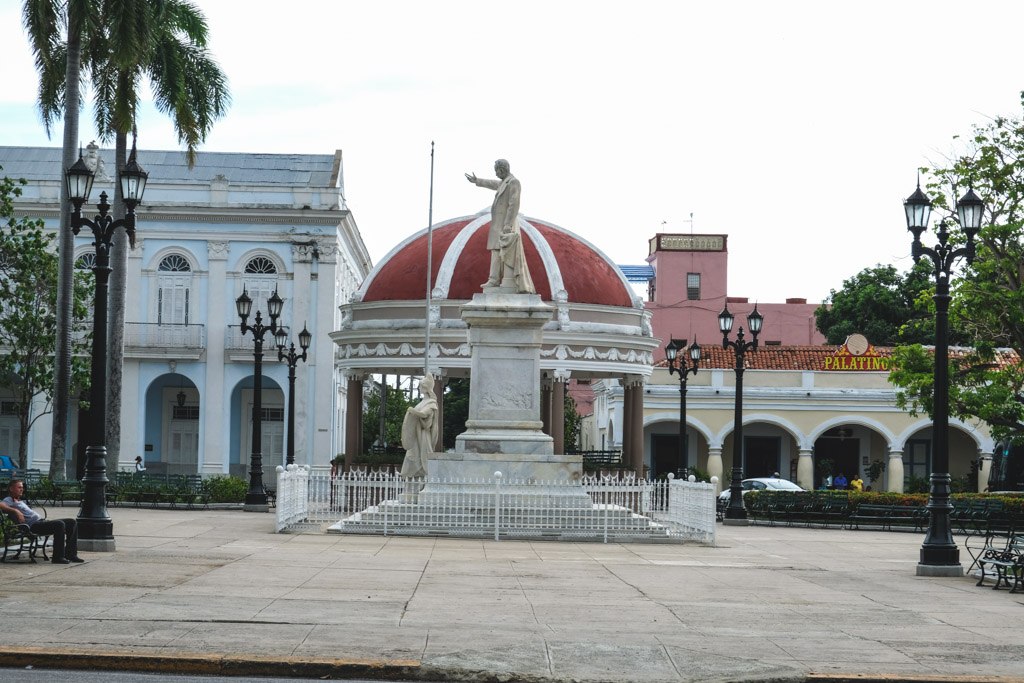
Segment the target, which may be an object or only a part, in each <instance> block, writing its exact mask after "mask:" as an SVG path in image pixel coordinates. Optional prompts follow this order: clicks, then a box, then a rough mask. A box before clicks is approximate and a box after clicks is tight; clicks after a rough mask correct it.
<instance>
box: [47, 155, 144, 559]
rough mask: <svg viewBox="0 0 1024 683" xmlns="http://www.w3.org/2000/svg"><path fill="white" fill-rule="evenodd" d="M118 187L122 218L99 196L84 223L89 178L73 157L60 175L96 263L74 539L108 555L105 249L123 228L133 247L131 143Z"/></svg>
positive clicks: (135, 199)
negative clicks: (85, 422)
mask: <svg viewBox="0 0 1024 683" xmlns="http://www.w3.org/2000/svg"><path fill="white" fill-rule="evenodd" d="M117 175H118V182H119V183H120V184H121V196H122V197H123V198H124V203H125V206H126V207H127V213H126V214H125V217H124V218H123V219H120V220H114V219H113V218H111V217H110V215H109V213H108V212H109V211H110V208H111V207H110V204H108V203H107V193H106V192H101V193H100V203H99V204H97V205H96V208H97V209H99V214H98V215H97V216H96V219H95V220H92V221H90V220H89V219H87V218H83V217H82V205H83V204H85V202H86V201H88V200H89V192H90V191H91V190H92V183H93V179H94V174H93V172H92V171H91V170H89V167H88V166H86V164H85V159H83V158H82V156H81V154H79V157H78V161H76V162H75V163H74V165H72V166H71V168H69V169H68V170H67V171H66V173H65V180H66V182H67V186H68V196H69V197H70V198H71V204H72V206H73V208H72V212H71V231H72V232H73V233H74V234H76V235H77V234H78V233H79V231H80V230H81V229H82V228H83V227H86V228H89V229H90V230H92V234H93V240H94V241H93V246H94V247H96V263H95V265H94V266H93V268H92V272H93V273H95V274H96V300H95V311H94V314H93V323H92V367H91V370H90V375H89V386H90V393H89V414H90V422H91V426H90V427H89V431H90V432H91V434H90V438H89V441H88V443H89V444H90V445H89V446H88V447H87V448H86V449H85V458H86V465H85V476H84V477H83V478H82V485H83V494H82V507H81V510H80V511H79V513H78V538H79V539H80V540H81V541H84V543H80V547H83V548H85V547H88V549H91V550H110V551H112V550H114V523H113V522H112V521H111V519H110V515H109V514H108V513H107V482H108V481H109V480H108V479H107V443H106V438H107V437H106V424H107V372H106V370H107V365H106V363H107V289H108V281H109V280H110V271H111V268H110V246H111V242H112V241H113V238H114V231H115V230H117V229H118V228H122V227H123V228H124V230H125V233H126V234H127V235H128V240H129V242H130V243H131V245H132V246H133V247H134V246H135V207H136V206H138V205H139V202H141V201H142V193H143V192H145V190H146V180H147V179H148V178H149V174H148V173H146V172H145V171H144V170H142V167H141V166H139V162H138V160H137V159H136V152H135V140H132V151H131V155H130V156H129V157H128V163H127V164H125V167H124V168H123V169H121V170H120V172H119V173H118V174H117Z"/></svg>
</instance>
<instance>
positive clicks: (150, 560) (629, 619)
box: [0, 508, 1024, 682]
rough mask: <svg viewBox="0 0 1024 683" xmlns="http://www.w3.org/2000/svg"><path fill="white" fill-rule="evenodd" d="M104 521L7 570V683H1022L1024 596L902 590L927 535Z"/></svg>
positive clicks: (0, 590)
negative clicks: (646, 536)
mask: <svg viewBox="0 0 1024 683" xmlns="http://www.w3.org/2000/svg"><path fill="white" fill-rule="evenodd" d="M67 512H68V513H70V512H71V511H70V510H68V511H67ZM110 512H111V516H112V517H113V519H114V530H115V534H116V537H117V551H116V552H114V553H105V554H101V553H83V556H84V557H86V559H87V560H88V562H87V563H86V564H84V565H77V566H76V565H62V566H55V565H50V564H42V563H40V564H38V565H33V564H28V563H14V564H5V565H0V614H2V615H4V616H3V621H4V626H5V627H4V628H3V636H2V644H0V666H23V665H26V664H33V665H35V666H39V665H40V664H42V663H44V662H52V663H58V664H61V665H63V666H67V667H71V668H75V667H79V668H81V667H90V668H102V667H107V668H135V669H140V670H167V671H185V672H189V671H191V672H195V673H225V672H230V673H238V674H248V675H255V674H257V673H259V674H262V675H273V676H282V677H283V676H286V675H291V674H302V675H305V676H324V677H347V676H356V675H359V676H366V677H381V678H389V679H393V680H411V679H419V680H495V681H497V680H511V681H563V680H575V681H643V682H647V681H713V680H722V681H736V680H752V681H766V680H794V681H801V680H806V679H807V678H808V677H809V676H810V677H812V678H815V679H822V680H852V679H853V678H857V680H876V679H880V678H882V677H885V676H887V677H888V678H886V680H929V681H938V680H954V679H957V677H961V678H959V680H981V679H982V678H983V677H990V678H989V679H990V680H1024V678H1019V679H1015V678H1013V677H1021V676H1024V664H1022V659H1024V658H1022V652H1024V594H1020V595H1011V594H1009V593H1008V592H1007V591H1006V590H1001V591H993V590H990V589H987V588H977V587H975V585H974V583H975V580H974V579H972V578H970V577H963V578H920V577H917V576H915V564H916V562H917V556H918V549H919V547H920V543H921V538H922V537H921V535H920V534H914V533H882V532H873V531H841V530H835V529H829V530H822V529H803V528H785V527H768V526H750V527H723V526H721V525H720V526H719V536H718V546H717V547H706V546H697V545H643V544H630V545H600V544H589V543H588V544H584V543H580V544H572V543H558V542H526V541H502V542H494V541H486V540H457V539H434V538H393V537H389V538H381V537H357V536H337V535H321V534H274V533H273V532H272V528H273V519H272V518H271V516H270V515H266V514H252V513H242V512H234V511H186V510H137V509H130V508H114V509H111V511H110ZM50 516H52V517H55V516H57V514H55V511H54V510H51V511H50ZM958 540H959V539H958ZM962 557H963V558H967V555H966V553H965V552H963V551H962ZM14 619H17V621H16V622H14V621H13V620H14ZM858 675H859V676H858ZM851 676H852V677H853V678H851Z"/></svg>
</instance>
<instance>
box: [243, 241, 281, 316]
mask: <svg viewBox="0 0 1024 683" xmlns="http://www.w3.org/2000/svg"><path fill="white" fill-rule="evenodd" d="M276 275H277V266H276V265H274V262H273V261H271V260H270V259H269V258H268V257H266V256H253V257H252V258H251V259H249V260H248V261H247V262H246V264H245V276H246V277H245V289H246V291H247V292H248V293H249V297H250V298H251V299H252V312H253V315H254V316H255V315H256V311H260V312H261V313H262V314H263V320H264V321H265V322H269V321H270V318H269V316H268V313H269V308H268V307H267V299H269V298H270V297H271V295H272V294H273V293H274V291H275V290H276V289H277V278H276V277H275V276H276Z"/></svg>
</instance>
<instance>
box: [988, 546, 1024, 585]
mask: <svg viewBox="0 0 1024 683" xmlns="http://www.w3.org/2000/svg"><path fill="white" fill-rule="evenodd" d="M977 564H978V568H979V569H981V578H980V579H978V583H977V585H979V586H980V585H982V584H983V583H984V582H985V575H986V572H985V570H986V568H988V569H994V570H995V573H996V583H995V585H994V586H992V589H993V590H997V589H999V588H1000V587H1001V586H1006V587H1007V588H1009V589H1010V592H1011V593H1016V592H1017V590H1018V589H1020V588H1024V584H1022V581H1024V536H1013V537H1010V538H1009V539H1008V540H1007V543H1006V546H1005V547H1004V548H1002V549H999V548H995V547H989V548H988V549H986V550H985V551H984V552H983V553H982V554H981V557H979V558H978V561H977ZM1011 578H1012V579H1013V582H1012V583H1011V582H1010V579H1011Z"/></svg>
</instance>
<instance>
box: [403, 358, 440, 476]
mask: <svg viewBox="0 0 1024 683" xmlns="http://www.w3.org/2000/svg"><path fill="white" fill-rule="evenodd" d="M420 395H421V396H422V398H421V399H420V402H419V403H417V404H416V405H415V406H413V407H412V408H409V409H408V410H406V411H405V420H404V421H403V422H402V448H404V449H405V460H403V461H402V476H403V477H405V478H406V479H419V478H422V477H425V476H427V458H428V457H429V456H430V454H431V453H433V452H434V443H436V442H437V433H438V431H437V430H438V424H437V399H436V398H434V378H433V377H432V376H431V375H427V376H425V377H424V378H423V379H422V380H420Z"/></svg>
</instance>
